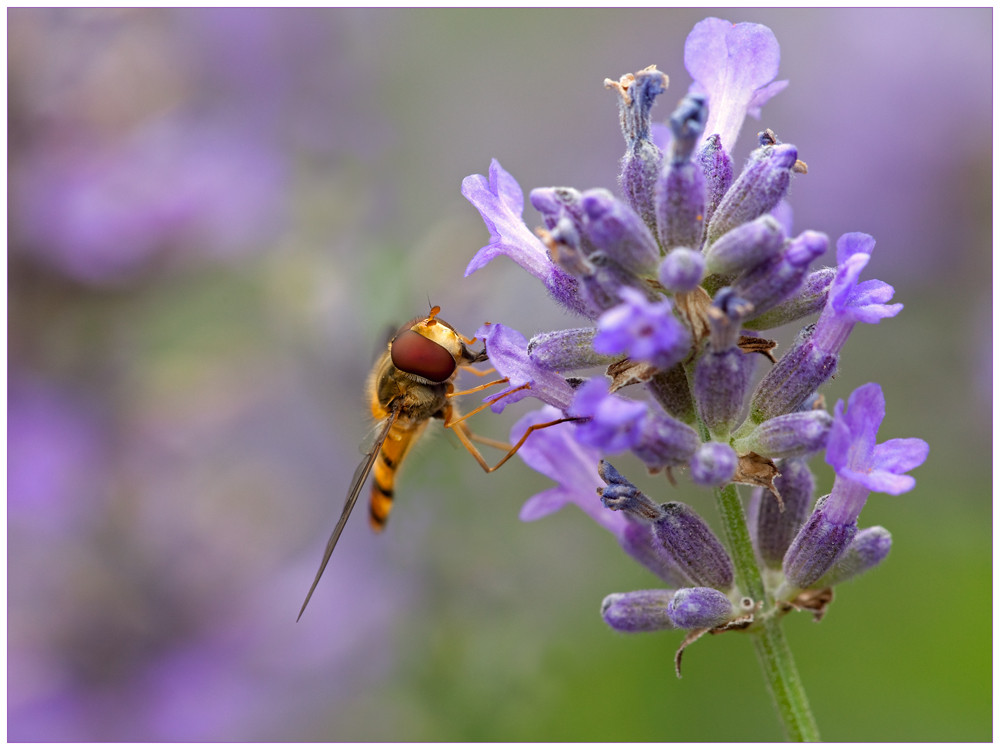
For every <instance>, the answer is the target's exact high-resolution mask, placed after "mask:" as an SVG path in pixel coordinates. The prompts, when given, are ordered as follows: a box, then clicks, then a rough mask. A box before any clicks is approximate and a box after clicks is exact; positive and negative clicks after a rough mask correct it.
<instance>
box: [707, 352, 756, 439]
mask: <svg viewBox="0 0 1000 750" xmlns="http://www.w3.org/2000/svg"><path fill="white" fill-rule="evenodd" d="M753 365H754V362H753V359H751V355H749V354H747V353H746V352H744V351H742V350H741V349H740V348H739V347H735V346H734V347H732V348H730V349H726V350H724V351H721V352H716V351H708V352H706V353H705V354H704V355H702V357H701V359H699V360H698V364H697V366H696V367H695V371H694V383H693V389H694V395H695V400H696V403H697V407H698V414H699V416H700V417H701V420H702V422H704V423H705V427H706V428H708V432H709V434H710V435H711V436H712V439H713V440H728V438H729V434H730V432H731V431H732V429H733V426H734V425H735V424H736V420H737V418H738V417H739V415H740V411H741V410H742V409H743V401H744V399H745V398H746V393H747V390H749V388H750V377H751V375H752V374H753ZM740 452H741V453H742V452H743V451H740Z"/></svg>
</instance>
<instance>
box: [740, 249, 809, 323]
mask: <svg viewBox="0 0 1000 750" xmlns="http://www.w3.org/2000/svg"><path fill="white" fill-rule="evenodd" d="M828 245H829V240H828V238H827V236H826V235H825V234H823V233H822V232H813V231H805V232H803V233H802V234H800V235H799V236H798V237H796V238H795V239H793V240H791V241H789V242H788V244H787V245H785V248H784V251H783V252H782V253H781V254H780V255H778V256H775V257H773V258H771V259H770V260H768V261H766V262H764V263H762V264H760V265H758V266H756V267H755V268H753V269H751V270H750V271H748V272H747V273H745V274H743V276H741V277H740V278H738V279H736V281H734V282H733V284H732V286H733V290H734V291H735V292H736V293H737V294H738V295H739V296H740V297H742V298H743V299H745V300H747V301H748V302H750V303H751V304H752V305H753V309H754V314H755V315H761V314H763V313H765V312H766V311H768V310H770V309H771V308H773V307H776V306H777V305H779V304H781V303H782V302H784V301H785V300H786V299H788V298H789V297H791V296H792V295H793V294H795V292H797V291H798V289H799V287H801V286H802V282H803V280H804V279H805V277H806V273H807V271H808V266H809V264H810V263H811V262H812V261H813V260H814V259H816V258H818V257H819V256H820V255H822V254H823V253H825V252H826V249H827V246H828Z"/></svg>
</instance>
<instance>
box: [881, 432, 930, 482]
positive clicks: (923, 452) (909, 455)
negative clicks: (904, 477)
mask: <svg viewBox="0 0 1000 750" xmlns="http://www.w3.org/2000/svg"><path fill="white" fill-rule="evenodd" d="M929 452H930V446H929V445H928V444H927V442H926V441H925V440H921V439H920V438H893V439H892V440H886V441H885V442H884V443H881V444H879V445H876V446H875V451H874V453H873V459H874V464H875V467H876V469H881V470H884V471H891V472H892V473H893V474H903V473H905V472H907V471H910V470H911V469H915V468H917V467H918V466H920V465H921V464H922V463H923V462H924V461H926V460H927V454H928V453H929Z"/></svg>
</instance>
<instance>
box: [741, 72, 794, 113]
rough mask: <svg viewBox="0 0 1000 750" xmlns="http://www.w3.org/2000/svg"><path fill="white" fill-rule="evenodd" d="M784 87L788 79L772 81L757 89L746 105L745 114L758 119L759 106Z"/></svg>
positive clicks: (786, 86)
mask: <svg viewBox="0 0 1000 750" xmlns="http://www.w3.org/2000/svg"><path fill="white" fill-rule="evenodd" d="M786 88H788V81H774V82H773V83H770V84H768V85H767V86H765V87H764V88H762V89H757V90H756V91H755V92H754V94H753V96H752V97H751V98H750V103H749V104H748V105H747V114H748V115H750V116H751V117H752V118H754V119H755V120H759V119H760V108H761V107H763V106H764V105H765V104H767V102H768V101H770V100H771V99H772V98H773V97H775V96H777V95H778V94H780V93H781V92H782V91H784V90H785V89H786Z"/></svg>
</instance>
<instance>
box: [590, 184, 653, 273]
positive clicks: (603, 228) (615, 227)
mask: <svg viewBox="0 0 1000 750" xmlns="http://www.w3.org/2000/svg"><path fill="white" fill-rule="evenodd" d="M581 206H582V208H583V212H584V215H585V217H586V220H585V223H584V226H583V231H582V232H581V234H582V235H583V236H585V237H587V238H588V239H589V240H590V242H591V243H592V244H593V245H594V247H596V248H599V249H600V250H603V251H604V252H605V253H606V254H607V255H608V257H609V258H611V259H612V260H614V261H615V262H616V263H618V264H619V265H620V266H622V268H624V269H626V270H627V271H631V272H632V273H636V274H646V273H650V272H652V270H653V269H654V268H655V267H656V264H657V263H658V262H659V260H660V248H659V246H658V245H657V244H656V239H655V238H654V237H653V234H652V232H650V231H649V227H647V226H646V224H645V223H643V220H642V218H641V217H640V216H639V214H637V213H636V212H635V211H634V210H633V209H631V208H629V207H628V206H627V205H626V204H624V203H622V202H621V201H619V200H618V199H617V198H615V197H614V196H613V195H612V194H611V193H610V192H608V191H607V190H602V189H594V190H588V191H587V192H585V193H584V194H583V197H582V199H581Z"/></svg>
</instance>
